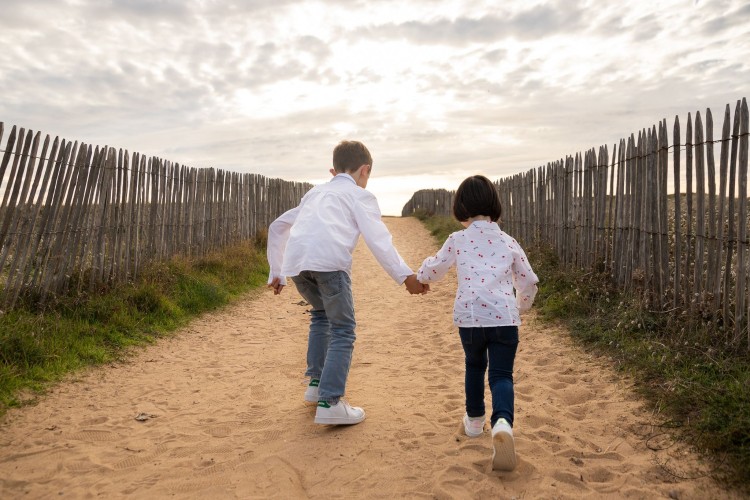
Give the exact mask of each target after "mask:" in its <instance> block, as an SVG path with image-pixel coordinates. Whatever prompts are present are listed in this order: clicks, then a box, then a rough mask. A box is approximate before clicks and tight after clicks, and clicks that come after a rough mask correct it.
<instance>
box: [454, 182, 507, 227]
mask: <svg viewBox="0 0 750 500" xmlns="http://www.w3.org/2000/svg"><path fill="white" fill-rule="evenodd" d="M501 214H502V206H501V205H500V195H499V194H498V192H497V188H496V187H495V185H494V184H493V183H492V181H491V180H489V179H488V178H487V177H485V176H483V175H472V176H471V177H468V178H466V179H464V181H463V182H462V183H461V185H460V186H458V189H457V190H456V194H455V195H454V196H453V216H454V217H455V218H456V219H457V220H458V221H459V222H465V221H467V220H469V219H471V218H472V217H476V216H478V215H486V216H488V217H489V218H490V220H492V222H497V221H498V219H500V215H501Z"/></svg>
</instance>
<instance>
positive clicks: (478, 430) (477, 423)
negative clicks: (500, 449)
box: [464, 413, 484, 438]
mask: <svg viewBox="0 0 750 500" xmlns="http://www.w3.org/2000/svg"><path fill="white" fill-rule="evenodd" d="M464 432H465V433H466V435H467V436H469V437H472V438H475V437H478V436H481V435H482V433H483V432H484V415H482V416H481V417H470V416H469V415H468V414H466V413H464Z"/></svg>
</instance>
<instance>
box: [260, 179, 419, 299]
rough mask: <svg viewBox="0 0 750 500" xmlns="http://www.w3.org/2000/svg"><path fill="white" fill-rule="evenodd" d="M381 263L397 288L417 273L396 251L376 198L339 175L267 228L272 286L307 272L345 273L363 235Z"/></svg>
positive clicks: (284, 282) (284, 283)
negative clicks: (278, 279)
mask: <svg viewBox="0 0 750 500" xmlns="http://www.w3.org/2000/svg"><path fill="white" fill-rule="evenodd" d="M360 234H361V235H362V237H363V238H364V239H365V243H366V244H367V246H368V248H369V249H370V251H371V252H372V254H373V255H374V256H375V259H376V260H377V261H378V263H379V264H380V265H381V266H382V267H383V269H385V271H386V272H387V273H388V275H389V276H390V277H391V278H393V280H394V281H396V283H398V284H402V283H403V282H404V280H406V278H407V277H408V276H410V275H412V274H414V272H413V271H412V270H411V268H410V267H409V266H408V265H407V264H406V262H404V259H402V258H401V256H400V255H399V253H398V252H397V251H396V249H395V248H394V247H393V243H392V241H393V238H392V236H391V233H390V232H389V231H388V228H387V227H386V226H385V224H384V223H383V221H382V219H381V214H380V207H379V206H378V201H377V199H376V198H375V196H374V195H373V194H372V193H370V192H369V191H367V190H365V189H362V188H361V187H359V186H358V185H357V183H356V181H355V180H354V178H353V177H352V176H351V175H349V174H343V173H342V174H337V175H336V176H335V177H334V178H333V179H331V180H330V181H329V182H327V183H325V184H321V185H319V186H315V187H314V188H312V189H311V190H310V191H308V192H307V194H305V196H304V197H303V198H302V201H301V202H300V204H299V206H297V207H296V208H293V209H291V210H289V211H287V212H284V213H283V214H282V215H281V216H279V218H277V219H276V220H275V221H273V222H272V223H271V225H270V226H269V228H268V246H267V256H268V264H269V266H270V268H271V270H270V273H269V276H268V283H269V284H270V283H271V282H272V281H273V279H274V278H276V277H278V278H280V284H282V285H286V284H287V282H286V277H287V276H297V275H298V274H299V273H301V272H302V271H346V273H347V274H349V275H350V276H351V270H352V252H353V251H354V247H355V246H356V245H357V241H358V240H359V235H360Z"/></svg>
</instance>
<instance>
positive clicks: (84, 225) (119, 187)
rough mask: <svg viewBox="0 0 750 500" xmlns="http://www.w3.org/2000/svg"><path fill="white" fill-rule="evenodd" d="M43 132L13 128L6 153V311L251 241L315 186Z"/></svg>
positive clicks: (0, 240)
mask: <svg viewBox="0 0 750 500" xmlns="http://www.w3.org/2000/svg"><path fill="white" fill-rule="evenodd" d="M3 133H4V124H3V123H2V122H0V148H2V138H3ZM40 136H41V134H40V133H39V132H36V133H34V132H32V131H26V130H24V129H23V128H21V129H17V128H16V127H15V126H14V127H13V128H12V130H11V132H10V134H9V135H8V138H7V142H6V145H5V148H4V149H2V151H1V152H2V153H3V155H2V162H1V163H0V181H1V182H2V184H0V197H1V198H2V204H1V205H0V285H2V284H3V283H4V285H2V288H1V289H0V301H2V302H1V303H2V305H3V308H4V309H7V308H9V307H12V306H13V305H14V304H15V303H16V301H17V300H18V297H19V296H21V295H28V296H30V297H33V298H34V299H35V300H38V301H41V302H42V303H43V302H44V301H46V300H48V298H49V297H52V296H54V295H55V294H61V293H67V292H69V291H70V286H71V283H72V282H75V283H76V285H75V286H77V287H83V286H86V287H88V288H94V287H96V286H97V285H99V284H107V283H115V282H122V281H125V280H129V279H133V278H135V277H136V276H137V275H138V273H139V271H140V270H141V269H142V268H143V266H144V265H146V264H148V263H150V262H154V261H159V260H164V259H167V258H169V257H172V256H174V255H186V256H201V255H205V254H206V253H207V252H209V251H211V250H214V249H217V248H220V247H224V246H226V245H230V244H234V243H238V242H241V241H245V240H249V239H251V238H254V237H255V236H256V234H257V232H258V230H260V229H264V228H266V227H267V226H268V224H269V223H270V222H271V221H272V220H273V219H274V218H276V217H277V216H278V215H279V214H281V213H282V212H284V211H285V210H288V209H289V208H292V207H294V206H295V205H297V204H298V203H299V201H300V199H301V198H302V196H303V195H304V194H305V193H306V192H307V190H308V189H310V188H311V187H312V186H311V185H310V184H306V183H298V182H289V181H283V180H280V179H269V178H266V177H264V176H262V175H257V174H241V173H236V172H228V171H224V170H218V169H213V168H205V169H198V168H190V167H186V166H184V165H178V164H177V163H174V162H170V161H166V160H162V159H160V158H155V157H146V156H144V155H142V154H139V153H133V154H132V155H131V154H129V153H128V152H127V151H123V150H122V149H120V150H115V149H114V148H111V147H107V146H104V147H98V146H91V145H88V144H84V143H79V142H77V141H76V142H70V141H66V140H64V139H63V140H60V139H58V138H55V139H54V141H51V140H50V136H46V137H45V139H44V141H41V138H40ZM40 143H41V144H40ZM40 146H41V150H40ZM74 278H75V279H74Z"/></svg>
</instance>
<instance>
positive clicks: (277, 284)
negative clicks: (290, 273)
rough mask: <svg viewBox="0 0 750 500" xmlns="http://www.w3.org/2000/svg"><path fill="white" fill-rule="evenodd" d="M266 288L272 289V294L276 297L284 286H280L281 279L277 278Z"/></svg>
mask: <svg viewBox="0 0 750 500" xmlns="http://www.w3.org/2000/svg"><path fill="white" fill-rule="evenodd" d="M268 288H273V294H274V295H278V294H280V293H281V290H283V289H284V285H282V284H281V278H279V277H278V276H277V277H275V278H274V279H273V281H271V283H270V284H269V285H268Z"/></svg>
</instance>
